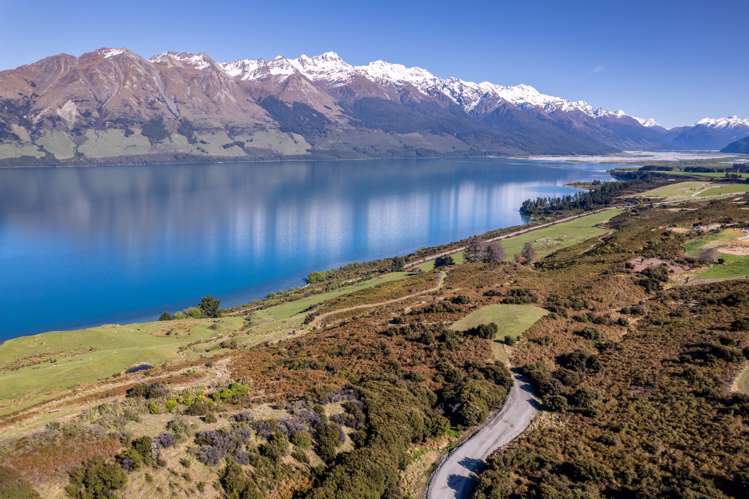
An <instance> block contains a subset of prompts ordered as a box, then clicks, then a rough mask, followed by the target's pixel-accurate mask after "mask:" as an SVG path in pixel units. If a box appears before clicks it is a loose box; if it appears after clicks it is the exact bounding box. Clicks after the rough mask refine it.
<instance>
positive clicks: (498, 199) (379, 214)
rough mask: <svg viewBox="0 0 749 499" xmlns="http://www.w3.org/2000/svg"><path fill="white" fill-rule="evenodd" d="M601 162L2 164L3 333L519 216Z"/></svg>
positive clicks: (399, 250)
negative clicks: (526, 204) (526, 203)
mask: <svg viewBox="0 0 749 499" xmlns="http://www.w3.org/2000/svg"><path fill="white" fill-rule="evenodd" d="M610 166H611V165H606V166H605V165H602V164H585V165H572V164H565V163H553V162H539V161H524V160H514V159H480V160H387V161H385V160H383V161H336V162H281V163H254V164H213V165H208V164H196V165H180V166H149V167H133V166H128V167H98V168H18V169H5V170H0V303H2V305H3V311H4V314H3V315H4V316H3V319H2V320H1V321H0V340H2V339H7V338H11V337H14V336H19V335H24V334H30V333H34V332H39V331H47V330H57V329H70V328H77V327H82V326H89V325H96V324H101V323H107V322H124V321H132V320H141V319H152V318H155V317H157V316H158V314H159V313H161V312H162V311H176V310H178V309H181V308H184V307H187V306H190V305H193V304H195V303H197V301H198V300H199V299H200V297H201V296H204V295H207V294H213V295H216V296H218V297H220V298H221V299H222V303H223V304H225V305H231V304H238V303H241V302H246V301H248V300H250V299H252V298H257V297H260V296H263V295H265V294H267V293H268V292H270V291H274V290H278V289H282V288H286V287H290V286H295V285H300V284H302V282H303V278H304V276H305V275H306V274H307V273H308V272H310V271H314V270H323V269H326V268H330V267H334V266H338V265H341V264H344V263H348V262H353V261H361V260H370V259H375V258H382V257H388V256H395V255H399V254H406V253H408V252H410V251H413V250H415V249H417V248H419V247H423V246H428V245H435V244H440V243H446V242H449V241H453V240H457V239H462V238H464V237H467V236H469V235H471V234H477V233H481V232H485V231H487V230H490V229H494V228H498V227H503V226H509V225H515V224H519V223H522V219H521V216H520V214H519V213H518V208H519V206H520V203H521V202H522V201H523V200H525V199H527V198H531V197H536V196H542V195H559V194H563V193H569V192H574V189H571V188H569V187H566V186H565V184H566V183H568V182H571V181H576V180H592V179H607V178H608V175H606V173H605V170H606V169H607V168H608V167H610Z"/></svg>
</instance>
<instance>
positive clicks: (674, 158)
mask: <svg viewBox="0 0 749 499" xmlns="http://www.w3.org/2000/svg"><path fill="white" fill-rule="evenodd" d="M745 158H749V155H745V154H738V153H722V152H720V151H644V150H643V151H639V150H634V151H621V152H618V153H612V154H581V155H575V154H567V155H565V154H562V155H544V154H528V155H517V154H515V155H513V154H506V155H505V154H456V155H450V154H447V155H445V154H442V155H430V156H373V157H338V156H330V157H327V156H325V155H312V156H289V157H270V158H249V157H247V158H225V157H220V156H218V157H217V156H208V157H205V158H204V157H200V156H188V157H185V158H175V157H170V158H164V159H163V160H160V159H157V158H151V159H150V160H149V159H148V158H146V157H138V156H134V157H132V158H129V157H127V156H125V157H122V156H118V157H113V158H101V159H99V160H97V161H69V162H65V161H55V162H47V161H34V160H31V161H28V162H24V161H23V160H11V159H3V160H0V170H23V169H40V168H50V169H52V168H100V167H105V168H106V167H149V166H187V165H199V164H204V165H206V166H212V165H241V164H248V165H250V164H274V163H287V162H288V163H308V162H311V163H321V162H343V161H391V160H392V161H408V160H414V161H423V160H482V159H489V160H490V159H511V160H520V161H533V162H544V161H551V162H563V163H581V164H586V163H607V164H612V165H614V164H620V163H626V164H637V163H643V162H648V161H667V162H679V161H684V160H695V161H699V160H709V159H718V160H720V159H745ZM13 163H18V164H13Z"/></svg>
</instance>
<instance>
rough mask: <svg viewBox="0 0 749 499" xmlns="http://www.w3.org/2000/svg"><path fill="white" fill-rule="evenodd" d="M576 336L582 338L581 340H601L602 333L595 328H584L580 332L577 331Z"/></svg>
mask: <svg viewBox="0 0 749 499" xmlns="http://www.w3.org/2000/svg"><path fill="white" fill-rule="evenodd" d="M575 334H576V335H578V336H580V337H581V338H585V339H586V340H600V339H601V333H600V331H598V330H597V329H596V328H594V327H584V328H582V329H580V330H578V331H575Z"/></svg>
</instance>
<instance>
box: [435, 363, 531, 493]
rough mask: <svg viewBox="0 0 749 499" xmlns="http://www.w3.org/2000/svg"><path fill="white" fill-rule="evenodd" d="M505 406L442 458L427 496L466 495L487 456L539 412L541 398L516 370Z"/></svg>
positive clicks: (510, 438) (524, 427)
mask: <svg viewBox="0 0 749 499" xmlns="http://www.w3.org/2000/svg"><path fill="white" fill-rule="evenodd" d="M512 377H513V385H512V389H510V393H509V394H508V396H507V400H506V401H505V404H504V406H503V407H502V410H500V411H499V412H498V413H496V414H495V415H494V416H492V418H491V419H490V420H489V422H488V423H486V424H485V425H484V426H482V427H481V428H480V429H479V430H478V431H477V432H475V433H474V434H473V435H471V436H470V437H469V438H468V439H467V440H466V441H465V442H463V443H462V444H461V445H460V446H459V447H457V448H456V449H455V450H453V451H452V452H451V453H450V454H448V455H447V457H445V458H444V459H443V460H442V462H440V464H439V466H438V467H437V470H436V471H435V472H434V473H433V474H432V476H431V478H430V479H429V484H428V485H427V490H426V497H427V499H452V498H456V499H467V498H468V497H470V496H471V492H472V491H473V487H474V485H475V477H476V474H477V473H478V472H479V471H481V469H482V468H483V466H484V465H485V459H486V458H487V457H488V456H489V454H491V453H492V452H494V451H495V450H497V449H500V448H502V447H504V446H506V445H507V444H509V443H510V442H512V441H513V440H514V439H515V438H517V437H518V436H519V435H520V434H521V433H523V431H524V430H525V429H526V428H527V427H528V425H529V424H530V423H531V421H532V420H533V418H534V417H535V416H536V413H537V412H538V405H539V402H538V400H537V399H536V397H535V396H534V395H533V392H532V391H531V390H532V389H531V385H530V383H529V382H528V380H527V379H525V378H524V377H523V376H521V375H519V374H515V373H513V375H512Z"/></svg>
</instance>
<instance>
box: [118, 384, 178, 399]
mask: <svg viewBox="0 0 749 499" xmlns="http://www.w3.org/2000/svg"><path fill="white" fill-rule="evenodd" d="M167 395H169V390H168V389H167V387H166V386H164V385H162V384H161V383H139V384H137V385H135V386H133V387H132V388H128V390H127V393H126V396H127V397H140V398H144V399H147V400H151V399H160V398H164V397H166V396H167Z"/></svg>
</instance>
